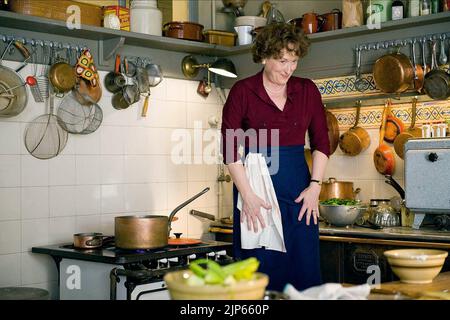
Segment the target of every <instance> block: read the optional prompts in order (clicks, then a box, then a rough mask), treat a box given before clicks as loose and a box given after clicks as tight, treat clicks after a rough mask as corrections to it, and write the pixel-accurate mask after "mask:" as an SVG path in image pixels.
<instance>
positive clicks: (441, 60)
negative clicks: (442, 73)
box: [439, 34, 448, 65]
mask: <svg viewBox="0 0 450 320" xmlns="http://www.w3.org/2000/svg"><path fill="white" fill-rule="evenodd" d="M445 38H446V37H445V34H442V35H441V36H440V37H439V39H441V53H440V54H439V64H440V65H444V64H446V63H447V61H448V59H447V55H446V54H445Z"/></svg>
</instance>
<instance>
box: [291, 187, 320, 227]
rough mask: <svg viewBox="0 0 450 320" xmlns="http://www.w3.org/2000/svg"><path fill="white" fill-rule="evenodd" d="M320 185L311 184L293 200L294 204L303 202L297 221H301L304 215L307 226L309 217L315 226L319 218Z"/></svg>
mask: <svg viewBox="0 0 450 320" xmlns="http://www.w3.org/2000/svg"><path fill="white" fill-rule="evenodd" d="M320 189H321V187H320V185H319V184H317V183H314V182H313V183H311V184H310V185H309V187H308V188H306V189H305V190H303V192H302V193H300V196H299V197H298V198H297V199H295V202H296V203H300V202H301V201H302V200H303V205H302V208H301V210H300V213H299V215H298V221H301V220H302V218H303V216H304V214H305V213H306V225H307V226H309V221H310V219H311V215H312V217H313V220H314V224H317V220H318V218H319V207H318V202H319V195H320Z"/></svg>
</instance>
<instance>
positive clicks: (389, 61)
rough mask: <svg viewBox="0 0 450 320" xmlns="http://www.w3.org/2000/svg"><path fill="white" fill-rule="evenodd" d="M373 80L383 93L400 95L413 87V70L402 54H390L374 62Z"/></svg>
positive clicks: (407, 59)
mask: <svg viewBox="0 0 450 320" xmlns="http://www.w3.org/2000/svg"><path fill="white" fill-rule="evenodd" d="M373 78H374V80H375V84H376V86H377V88H378V89H380V90H381V91H383V92H385V93H401V92H404V91H406V90H407V89H408V88H409V87H410V86H413V81H414V68H413V66H412V64H411V61H410V60H409V58H408V57H407V56H406V55H404V54H403V53H399V52H396V53H390V54H387V55H384V56H382V57H381V58H379V59H378V60H377V61H375V64H374V67H373Z"/></svg>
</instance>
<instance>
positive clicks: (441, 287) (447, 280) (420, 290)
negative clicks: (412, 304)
mask: <svg viewBox="0 0 450 320" xmlns="http://www.w3.org/2000/svg"><path fill="white" fill-rule="evenodd" d="M445 290H448V291H445ZM372 293H382V294H396V293H400V294H403V295H405V296H408V297H412V298H416V299H418V298H426V299H442V298H446V299H450V272H441V273H440V274H439V275H438V276H437V277H436V278H435V279H434V280H433V282H432V283H429V284H409V283H402V282H400V281H394V282H386V283H382V284H381V285H380V289H376V290H372Z"/></svg>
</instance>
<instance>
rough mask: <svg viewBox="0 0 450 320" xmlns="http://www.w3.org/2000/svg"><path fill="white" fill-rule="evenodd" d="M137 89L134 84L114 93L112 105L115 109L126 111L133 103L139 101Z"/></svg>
mask: <svg viewBox="0 0 450 320" xmlns="http://www.w3.org/2000/svg"><path fill="white" fill-rule="evenodd" d="M139 98H140V95H139V89H138V87H137V85H135V84H127V85H125V86H124V87H123V88H122V90H120V91H119V92H116V93H115V94H114V95H113V97H112V105H113V107H114V108H115V109H118V110H120V109H126V108H128V107H129V106H131V105H132V104H133V103H136V102H138V101H139Z"/></svg>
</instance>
